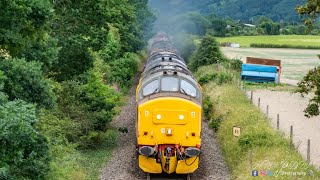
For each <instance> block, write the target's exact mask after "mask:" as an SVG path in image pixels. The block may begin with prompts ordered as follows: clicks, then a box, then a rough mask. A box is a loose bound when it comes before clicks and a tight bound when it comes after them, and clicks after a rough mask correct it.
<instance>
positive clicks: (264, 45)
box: [250, 43, 320, 49]
mask: <svg viewBox="0 0 320 180" xmlns="http://www.w3.org/2000/svg"><path fill="white" fill-rule="evenodd" d="M250 47H256V48H292V49H320V46H304V45H289V44H258V43H252V44H250Z"/></svg>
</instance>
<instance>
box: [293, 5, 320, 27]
mask: <svg viewBox="0 0 320 180" xmlns="http://www.w3.org/2000/svg"><path fill="white" fill-rule="evenodd" d="M296 9H297V11H298V13H299V14H300V15H305V17H306V18H305V24H306V25H308V27H309V29H310V28H311V27H312V24H313V23H314V22H315V20H316V19H317V17H318V16H319V14H320V1H318V0H308V1H307V3H306V4H305V5H303V6H299V7H297V8H296Z"/></svg>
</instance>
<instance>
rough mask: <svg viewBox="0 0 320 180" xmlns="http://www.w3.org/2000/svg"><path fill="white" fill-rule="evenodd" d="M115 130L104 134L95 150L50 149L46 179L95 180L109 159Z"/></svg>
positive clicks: (115, 133) (58, 146) (71, 146)
mask: <svg viewBox="0 0 320 180" xmlns="http://www.w3.org/2000/svg"><path fill="white" fill-rule="evenodd" d="M117 133H118V132H117V131H116V130H108V131H107V132H106V133H105V137H104V141H103V143H102V144H101V145H100V146H99V147H96V148H93V149H88V150H77V149H75V147H74V146H73V145H71V144H70V145H68V146H64V145H57V146H54V147H53V148H52V152H51V153H52V154H54V159H53V160H52V161H51V163H50V167H51V171H50V173H49V175H48V179H52V180H65V179H68V180H96V179H99V176H100V173H101V169H102V168H103V166H104V164H105V163H106V162H107V161H108V159H109V158H110V157H111V153H112V150H113V149H114V148H115V144H116V139H117Z"/></svg>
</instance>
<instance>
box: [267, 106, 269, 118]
mask: <svg viewBox="0 0 320 180" xmlns="http://www.w3.org/2000/svg"><path fill="white" fill-rule="evenodd" d="M267 117H269V105H267Z"/></svg>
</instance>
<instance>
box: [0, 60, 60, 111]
mask: <svg viewBox="0 0 320 180" xmlns="http://www.w3.org/2000/svg"><path fill="white" fill-rule="evenodd" d="M0 71H2V72H3V74H4V76H5V78H4V83H3V86H4V87H3V91H4V92H5V93H6V94H7V95H8V99H9V100H11V101H13V100H15V99H21V100H24V101H26V102H29V103H35V104H37V105H39V106H40V107H45V108H53V107H54V106H55V104H56V103H55V102H56V97H55V94H54V93H53V91H52V88H51V84H50V82H49V80H48V79H46V78H45V77H44V76H43V73H42V71H41V63H40V62H37V61H33V62H27V61H25V60H24V59H9V60H1V61H0Z"/></svg>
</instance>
